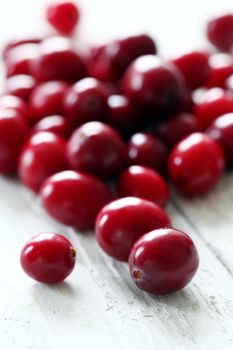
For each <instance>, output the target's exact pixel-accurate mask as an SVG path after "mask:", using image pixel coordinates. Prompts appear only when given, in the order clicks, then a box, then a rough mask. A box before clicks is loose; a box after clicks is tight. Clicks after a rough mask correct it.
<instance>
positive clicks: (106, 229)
mask: <svg viewBox="0 0 233 350" xmlns="http://www.w3.org/2000/svg"><path fill="white" fill-rule="evenodd" d="M170 225H171V222H170V219H169V217H168V216H167V214H166V213H165V212H164V211H163V209H162V208H160V207H159V206H157V205H156V204H154V203H152V202H149V201H147V200H144V199H140V198H135V197H126V198H122V199H118V200H116V201H114V202H112V203H110V204H108V205H106V206H105V207H104V208H103V209H102V210H101V212H100V213H99V215H98V217H97V219H96V224H95V232H96V238H97V241H98V243H99V245H100V246H101V248H102V249H103V250H104V252H105V253H107V254H108V255H110V256H111V257H113V258H115V259H117V260H121V261H127V260H128V256H129V253H130V250H131V248H132V246H133V244H134V243H135V241H136V240H137V239H138V238H139V237H140V236H142V235H143V234H144V233H146V232H148V231H151V230H154V229H156V228H163V227H170Z"/></svg>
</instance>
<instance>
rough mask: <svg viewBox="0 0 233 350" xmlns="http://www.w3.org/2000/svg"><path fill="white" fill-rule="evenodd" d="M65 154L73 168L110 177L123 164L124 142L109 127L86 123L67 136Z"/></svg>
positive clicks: (96, 123) (101, 124)
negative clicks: (69, 136) (68, 138)
mask: <svg viewBox="0 0 233 350" xmlns="http://www.w3.org/2000/svg"><path fill="white" fill-rule="evenodd" d="M67 155H68V159H69V161H70V164H71V166H72V167H73V169H75V170H83V171H87V172H90V173H93V174H95V175H99V176H101V177H111V176H114V175H117V174H118V173H119V172H120V171H121V170H122V168H123V166H124V164H125V145H124V144H123V142H122V140H121V138H120V136H119V134H118V133H117V132H116V131H115V130H114V129H113V128H111V127H110V126H107V125H105V124H103V123H99V122H89V123H86V124H84V125H82V126H81V127H80V128H78V129H77V130H75V131H74V133H73V134H72V135H71V138H70V140H69V141H68V144H67Z"/></svg>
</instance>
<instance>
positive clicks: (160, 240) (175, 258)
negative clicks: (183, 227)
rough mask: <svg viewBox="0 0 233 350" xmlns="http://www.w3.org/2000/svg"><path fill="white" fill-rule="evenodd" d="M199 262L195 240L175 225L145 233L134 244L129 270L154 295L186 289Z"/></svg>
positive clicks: (139, 285)
mask: <svg viewBox="0 0 233 350" xmlns="http://www.w3.org/2000/svg"><path fill="white" fill-rule="evenodd" d="M198 265H199V257H198V252H197V249H196V247H195V245H194V243H193V241H192V239H191V238H190V237H189V236H188V235H187V234H185V233H184V232H182V231H178V230H175V229H172V228H167V229H166V228H165V229H159V230H154V231H151V232H149V233H146V234H145V235H144V236H142V237H141V238H139V239H138V240H137V242H136V243H135V244H134V246H133V248H132V250H131V252H130V256H129V269H130V273H131V276H132V278H133V280H134V282H135V283H136V285H137V286H138V287H139V288H141V289H142V290H144V291H146V292H148V293H153V294H167V293H173V292H176V291H178V290H180V289H182V288H184V287H185V286H186V285H187V284H188V283H189V282H190V281H191V280H192V278H193V277H194V275H195V273H196V271H197V269H198Z"/></svg>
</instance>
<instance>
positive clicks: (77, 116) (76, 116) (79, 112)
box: [63, 78, 109, 127]
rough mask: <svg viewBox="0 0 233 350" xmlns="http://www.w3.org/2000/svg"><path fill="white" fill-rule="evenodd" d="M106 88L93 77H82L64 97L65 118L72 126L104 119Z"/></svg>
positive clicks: (105, 113)
mask: <svg viewBox="0 0 233 350" xmlns="http://www.w3.org/2000/svg"><path fill="white" fill-rule="evenodd" d="M108 95H109V90H108V88H107V87H106V86H105V85H104V84H103V83H101V82H100V81H98V80H96V79H94V78H84V79H82V80H79V81H78V82H77V83H76V84H75V85H73V86H72V87H71V88H70V89H69V90H68V91H67V93H66V95H65V97H64V103H63V105H64V111H65V115H66V118H67V119H68V121H69V123H70V124H71V125H72V126H73V127H77V126H80V125H82V124H84V123H87V122H90V121H104V120H105V119H106V115H107V108H108V107H107V99H108Z"/></svg>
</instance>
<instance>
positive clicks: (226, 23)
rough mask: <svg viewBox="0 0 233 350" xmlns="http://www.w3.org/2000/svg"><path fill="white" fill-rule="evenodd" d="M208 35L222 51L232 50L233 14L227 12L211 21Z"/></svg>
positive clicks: (212, 42)
mask: <svg viewBox="0 0 233 350" xmlns="http://www.w3.org/2000/svg"><path fill="white" fill-rule="evenodd" d="M207 36H208V39H209V41H210V42H211V44H213V45H214V46H215V47H217V49H219V50H220V51H230V50H231V48H232V46H233V15H232V14H226V15H223V16H218V17H215V18H213V19H212V20H211V21H209V23H208V25H207Z"/></svg>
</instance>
